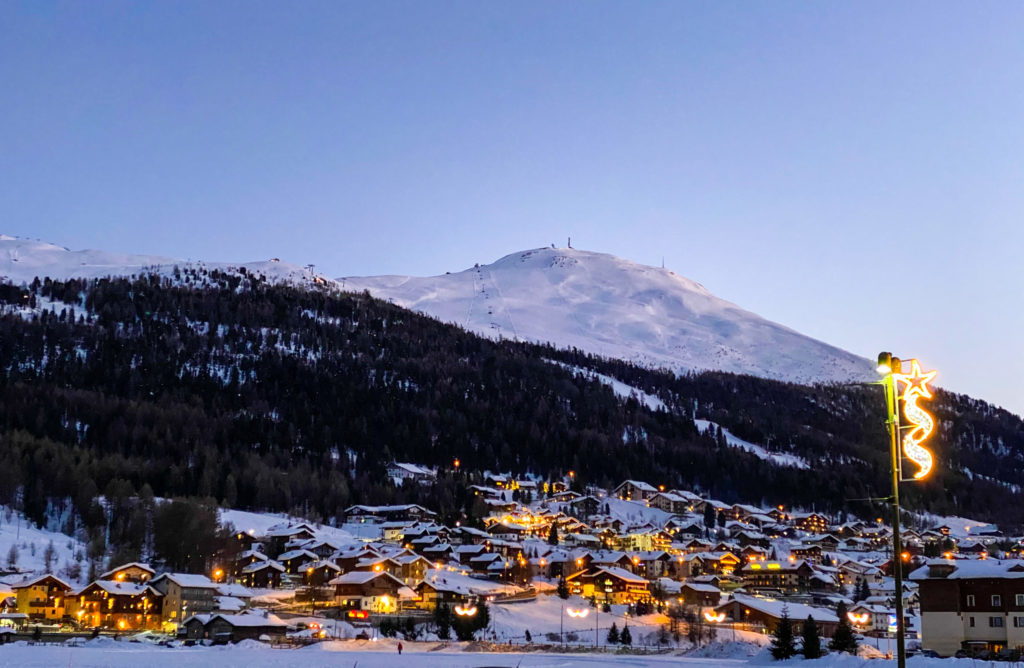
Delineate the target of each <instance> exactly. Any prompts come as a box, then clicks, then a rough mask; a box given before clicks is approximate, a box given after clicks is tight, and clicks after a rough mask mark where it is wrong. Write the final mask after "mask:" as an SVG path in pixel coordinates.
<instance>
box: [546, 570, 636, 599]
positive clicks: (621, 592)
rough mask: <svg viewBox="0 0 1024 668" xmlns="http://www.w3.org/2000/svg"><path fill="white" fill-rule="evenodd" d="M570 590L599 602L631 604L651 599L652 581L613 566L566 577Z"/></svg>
mask: <svg viewBox="0 0 1024 668" xmlns="http://www.w3.org/2000/svg"><path fill="white" fill-rule="evenodd" d="M565 581H566V584H568V585H569V591H570V592H572V593H573V594H575V595H577V596H582V597H583V598H586V599H590V598H594V599H596V600H597V601H598V602H599V603H609V604H629V603H638V602H641V601H647V600H649V599H650V591H649V590H648V586H649V585H650V583H649V582H648V581H647V580H646V579H645V578H643V577H641V576H639V575H636V574H634V573H631V572H630V571H627V570H625V569H622V568H615V567H612V566H609V567H605V568H594V569H588V570H586V571H582V572H580V573H573V574H572V575H570V576H568V577H567V578H565Z"/></svg>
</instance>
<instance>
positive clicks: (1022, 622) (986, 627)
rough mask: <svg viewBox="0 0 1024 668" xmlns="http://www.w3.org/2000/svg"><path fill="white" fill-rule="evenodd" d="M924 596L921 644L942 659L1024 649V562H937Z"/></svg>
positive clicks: (922, 571)
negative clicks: (942, 657)
mask: <svg viewBox="0 0 1024 668" xmlns="http://www.w3.org/2000/svg"><path fill="white" fill-rule="evenodd" d="M909 579H910V580H911V581H913V582H916V583H917V584H918V587H919V592H920V597H921V600H920V606H921V644H922V645H923V646H924V648H925V649H930V650H933V651H935V652H937V653H938V654H940V655H942V656H952V655H953V654H955V653H956V652H958V651H960V650H965V651H966V652H968V653H969V654H974V653H977V652H980V651H983V650H987V651H990V652H998V651H1000V650H1002V649H1014V648H1020V647H1024V562H1021V561H1019V560H1016V559H1014V560H1007V561H998V560H992V559H985V560H982V559H958V560H947V559H932V560H930V561H928V563H927V564H926V565H924V566H922V567H921V568H918V569H916V570H915V571H913V572H912V573H911V574H910V576H909Z"/></svg>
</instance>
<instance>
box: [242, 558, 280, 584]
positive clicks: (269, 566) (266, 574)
mask: <svg viewBox="0 0 1024 668" xmlns="http://www.w3.org/2000/svg"><path fill="white" fill-rule="evenodd" d="M284 572H285V568H284V566H282V565H281V564H279V563H277V562H276V561H274V560H273V559H268V560H267V561H257V562H255V563H253V564H250V565H248V566H246V567H245V568H243V569H242V573H241V575H240V576H239V577H238V581H239V582H240V583H241V584H242V585H244V586H246V587H256V588H259V589H277V588H278V587H280V586H281V576H282V575H283V574H284Z"/></svg>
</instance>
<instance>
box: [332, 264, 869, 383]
mask: <svg viewBox="0 0 1024 668" xmlns="http://www.w3.org/2000/svg"><path fill="white" fill-rule="evenodd" d="M337 280H338V282H339V283H341V285H342V287H343V288H344V289H345V290H352V291H361V290H369V291H370V293H371V294H373V295H374V296H376V297H380V298H383V299H389V300H392V301H394V302H395V303H396V304H399V305H401V306H405V307H408V308H411V309H414V310H416V311H421V312H423V313H426V314H428V315H431V316H433V317H435V318H438V319H440V320H443V321H446V322H451V323H455V324H458V325H461V326H463V327H465V328H466V329H469V330H472V331H475V332H478V333H480V334H483V335H486V336H490V337H494V338H498V337H503V338H512V339H519V340H527V341H537V342H550V343H553V344H555V345H557V346H559V347H576V348H580V349H582V350H585V351H588V352H591V353H595V354H598V355H603V356H605V357H612V358H619V359H625V360H630V361H634V362H638V363H641V364H645V365H651V366H659V367H667V368H670V369H673V370H682V371H687V370H702V369H714V370H721V371H730V372H735V373H747V374H753V375H756V376H762V377H768V378H775V379H779V380H787V381H794V382H802V383H807V382H822V381H825V382H827V381H838V382H845V381H851V380H856V381H861V380H867V379H870V378H871V377H872V367H871V364H870V363H869V362H868V360H866V359H863V358H861V357H858V356H856V355H853V354H851V353H848V352H845V351H843V350H840V349H838V348H835V347H833V346H830V345H828V344H825V343H822V342H821V341H817V340H815V339H812V338H810V337H807V336H804V335H802V334H800V333H799V332H795V331H793V330H791V329H788V328H786V327H783V326H782V325H779V324H777V323H774V322H771V321H768V320H765V319H764V318H762V317H760V316H758V315H756V314H754V313H751V312H749V311H745V310H743V309H741V308H740V307H738V306H736V305H735V304H732V303H729V302H727V301H725V300H723V299H719V298H718V297H716V296H714V295H713V294H711V293H710V292H708V291H707V290H706V289H705V288H704V287H703V286H701V285H700V284H699V283H696V282H694V281H692V280H690V279H688V278H684V277H683V276H680V275H678V274H676V273H675V272H672V271H670V270H668V269H661V268H656V267H649V266H645V265H641V264H636V263H634V262H630V261H628V260H623V259H620V258H617V257H615V256H612V255H608V254H604V253H593V252H588V251H582V250H576V249H573V248H540V249H536V250H530V251H524V252H520V253H513V254H512V255H507V256H505V257H503V258H501V259H500V260H498V261H497V262H495V263H493V264H489V265H477V266H474V267H472V268H470V269H467V270H465V271H462V272H459V273H454V274H445V275H443V276H432V277H428V278H413V277H409V276H374V277H345V278H339V279H337Z"/></svg>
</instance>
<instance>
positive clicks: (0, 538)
mask: <svg viewBox="0 0 1024 668" xmlns="http://www.w3.org/2000/svg"><path fill="white" fill-rule="evenodd" d="M50 545H53V552H52V558H51V564H50V572H52V573H54V574H56V575H58V576H59V577H62V578H64V579H65V580H66V581H67V582H68V584H72V585H74V584H76V582H77V583H80V582H83V580H82V578H85V577H87V576H88V571H89V565H88V562H87V561H86V560H85V554H86V547H85V545H84V544H82V543H81V542H80V541H78V540H75V539H74V538H71V537H70V536H65V535H64V534H62V533H58V532H56V531H48V530H47V529H37V528H36V527H35V526H34V525H33V524H32V523H31V522H29V521H28V520H26V519H25V518H24V517H23V516H22V515H21V513H19V512H17V511H14V510H11V509H10V508H8V507H6V506H0V566H2V567H3V568H2V570H3V571H4V572H7V573H9V574H8V575H5V576H4V577H3V578H2V581H3V582H6V583H8V584H11V583H15V582H18V581H20V580H23V579H24V578H25V577H27V576H31V575H41V574H43V573H45V572H47V569H46V551H47V548H48V547H49V546H50ZM12 546H13V547H14V548H15V552H16V559H15V562H14V564H13V565H11V564H10V557H11V556H12V555H11V548H12ZM79 558H81V561H79ZM75 564H79V565H80V566H81V570H82V574H81V577H79V578H78V579H77V580H76V579H75V578H71V577H69V576H68V575H67V568H68V567H69V566H72V565H75ZM2 589H4V587H3V585H2V584H0V590H2Z"/></svg>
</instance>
